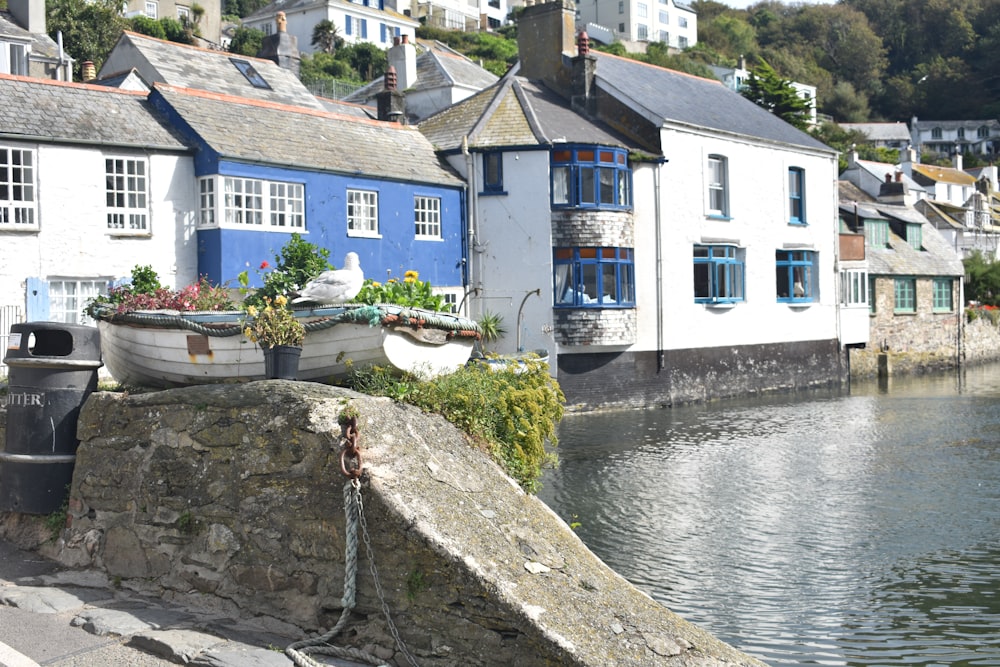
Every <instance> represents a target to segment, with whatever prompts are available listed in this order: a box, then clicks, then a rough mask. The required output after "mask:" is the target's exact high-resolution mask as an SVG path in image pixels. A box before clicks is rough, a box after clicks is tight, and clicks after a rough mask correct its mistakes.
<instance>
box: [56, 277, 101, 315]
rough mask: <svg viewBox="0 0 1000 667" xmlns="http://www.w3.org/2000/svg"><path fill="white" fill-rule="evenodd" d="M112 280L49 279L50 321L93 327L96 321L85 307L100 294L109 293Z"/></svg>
mask: <svg viewBox="0 0 1000 667" xmlns="http://www.w3.org/2000/svg"><path fill="white" fill-rule="evenodd" d="M110 280H111V278H71V277H55V278H49V279H48V280H47V282H48V291H49V320H50V321H52V322H63V323H65V324H88V325H93V324H94V321H93V320H92V319H91V318H90V317H88V316H87V314H86V313H85V312H84V307H85V306H86V305H87V302H88V301H90V300H91V299H92V298H93V297H95V296H97V295H98V294H107V293H108V283H109V282H110Z"/></svg>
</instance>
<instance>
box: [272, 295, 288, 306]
mask: <svg viewBox="0 0 1000 667" xmlns="http://www.w3.org/2000/svg"><path fill="white" fill-rule="evenodd" d="M286 303H288V297H286V296H285V295H284V294H279V295H278V296H276V297H274V305H276V306H280V307H284V306H285V304H286Z"/></svg>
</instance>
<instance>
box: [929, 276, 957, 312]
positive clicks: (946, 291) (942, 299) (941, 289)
mask: <svg viewBox="0 0 1000 667" xmlns="http://www.w3.org/2000/svg"><path fill="white" fill-rule="evenodd" d="M953 282H954V281H953V280H952V279H951V278H935V279H934V303H933V309H934V312H935V313H950V312H953V311H954V310H955V300H954V293H953V291H952V284H953Z"/></svg>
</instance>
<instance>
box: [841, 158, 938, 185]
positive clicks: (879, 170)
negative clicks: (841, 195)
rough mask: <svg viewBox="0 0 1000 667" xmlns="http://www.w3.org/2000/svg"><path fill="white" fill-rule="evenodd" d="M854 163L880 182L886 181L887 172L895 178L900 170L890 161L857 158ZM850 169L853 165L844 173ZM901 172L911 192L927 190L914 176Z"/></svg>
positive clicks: (845, 171)
mask: <svg viewBox="0 0 1000 667" xmlns="http://www.w3.org/2000/svg"><path fill="white" fill-rule="evenodd" d="M854 164H855V165H857V168H859V169H863V170H864V171H866V172H868V173H869V174H871V175H872V177H873V178H875V179H876V180H878V181H879V182H884V181H885V175H886V174H892V175H893V178H895V175H896V172H899V171H900V168H899V165H895V164H889V163H888V162H872V161H871V160H855V161H854ZM850 170H851V167H848V168H847V169H845V170H844V173H845V174H846V173H847V172H849V171H850ZM900 173H902V179H903V183H906V186H907V188H908V189H909V191H910V192H927V188H925V187H924V186H923V185H921V184H920V183H917V182H916V181H915V180H913V179H912V178H910V177H909V176H907V175H906V174H905V173H903V172H900Z"/></svg>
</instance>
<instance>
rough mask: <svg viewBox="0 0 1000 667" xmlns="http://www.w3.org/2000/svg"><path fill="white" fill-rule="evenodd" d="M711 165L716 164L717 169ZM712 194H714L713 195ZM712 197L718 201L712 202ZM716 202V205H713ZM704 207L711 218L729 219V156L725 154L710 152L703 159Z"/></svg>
mask: <svg viewBox="0 0 1000 667" xmlns="http://www.w3.org/2000/svg"><path fill="white" fill-rule="evenodd" d="M713 165H718V169H714V168H713ZM716 172H718V174H716ZM717 176H718V177H717ZM713 195H716V196H715V197H713ZM713 199H718V201H717V202H714V201H713ZM716 203H717V204H718V206H716V205H715V204H716ZM705 209H706V212H707V214H708V215H709V216H710V217H713V218H726V219H729V218H730V217H731V216H730V205H729V158H727V157H726V156H725V155H718V154H715V153H712V154H710V155H708V156H707V158H706V160H705Z"/></svg>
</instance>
